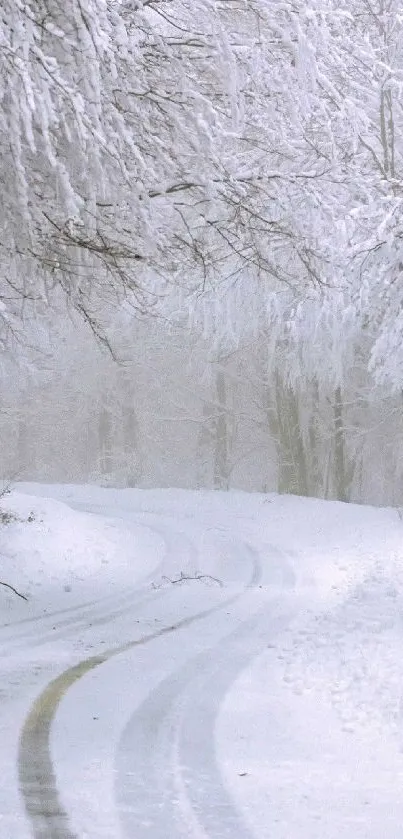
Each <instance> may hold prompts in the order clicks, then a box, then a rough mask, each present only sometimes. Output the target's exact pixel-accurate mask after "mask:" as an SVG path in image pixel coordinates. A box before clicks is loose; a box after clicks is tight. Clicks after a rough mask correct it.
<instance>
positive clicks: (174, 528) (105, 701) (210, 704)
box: [0, 493, 403, 839]
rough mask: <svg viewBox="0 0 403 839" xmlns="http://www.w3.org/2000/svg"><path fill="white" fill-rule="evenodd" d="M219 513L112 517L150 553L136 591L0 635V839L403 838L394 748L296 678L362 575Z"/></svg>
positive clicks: (184, 509) (27, 620)
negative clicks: (0, 780) (319, 562)
mask: <svg viewBox="0 0 403 839" xmlns="http://www.w3.org/2000/svg"><path fill="white" fill-rule="evenodd" d="M78 495H79V493H78ZM179 502H180V503H179ZM70 503H71V504H72V506H73V507H75V508H76V509H78V508H80V509H84V508H85V509H87V510H92V512H94V513H104V512H105V508H104V506H103V504H104V502H103V501H102V500H100V499H92V501H91V502H90V501H89V500H88V499H87V500H85V499H84V500H83V499H82V498H81V499H80V497H74V498H73V499H71V498H70ZM254 503H255V505H256V502H254ZM300 503H301V502H300ZM218 507H219V509H213V508H212V507H211V505H210V502H209V501H208V502H206V499H204V501H203V499H201V501H200V500H199V499H197V498H196V496H193V499H190V494H189V499H188V502H187V504H185V505H184V504H183V499H179V500H178V499H175V500H174V502H172V499H171V500H170V502H169V503H166V504H165V506H164V505H161V501H160V500H159V505H158V504H157V503H155V501H154V504H153V505H150V504H148V509H147V505H146V504H145V503H144V504H143V505H139V504H137V507H136V506H134V505H133V503H132V502H130V503H126V505H125V504H123V503H122V500H121V499H120V500H119V502H118V501H116V502H115V506H114V504H113V503H112V502H111V501H109V504H108V511H107V512H108V515H109V516H115V517H116V519H115V521H116V522H118V521H120V522H122V521H124V522H125V524H126V525H127V526H129V525H130V527H132V528H133V533H135V532H136V533H137V535H138V531H139V530H142V531H143V533H144V534H146V535H145V536H144V539H145V542H144V544H145V545H147V551H148V556H147V561H144V562H143V564H141V563H140V564H139V567H138V568H137V574H136V575H133V580H132V582H131V583H128V582H127V579H126V578H124V577H122V579H121V582H120V585H119V583H117V584H116V585H115V587H114V589H113V590H112V589H111V591H110V592H108V587H107V586H105V587H104V588H102V586H98V587H97V586H95V588H94V596H93V597H92V598H91V597H89V598H88V599H87V600H86V602H84V603H81V602H79V596H78V593H77V596H76V595H75V593H74V592H71V600H70V603H71V605H70V606H67V607H63V608H55V609H54V610H51V611H49V612H47V613H46V614H41V615H40V614H34V613H33V614H31V615H30V616H28V617H23V618H22V617H21V616H20V615H16V617H15V619H13V620H10V621H9V622H8V625H3V626H2V627H1V629H0V643H1V653H2V658H1V668H2V684H3V685H4V688H3V690H2V702H1V704H0V732H1V736H2V744H3V748H2V755H1V769H2V773H3V777H5V776H7V778H8V781H7V784H6V785H5V787H4V790H3V792H2V793H0V814H1V819H0V837H1V839H10V837H11V836H12V837H13V838H14V837H15V839H28V837H35V839H132V838H134V837H136V839H167V837H170V839H171V837H172V839H180V837H188V839H192V838H193V839H226V837H228V839H229V838H230V837H231V839H257V837H258V839H269V837H270V839H272V837H273V839H302V837H304V839H305V837H309V839H316V837H318V839H319V837H320V836H323V832H325V835H326V837H327V839H330V837H332V838H333V836H334V837H336V836H337V837H340V836H345V837H346V839H347V837H351V836H352V835H354V837H355V839H356V838H357V837H359V839H364V837H365V839H368V837H371V839H376V837H380V836H381V835H386V836H387V837H388V839H395V837H396V839H397V836H398V835H400V833H399V831H400V827H401V822H402V816H403V804H402V801H401V798H402V796H401V781H402V779H403V760H402V756H401V755H402V752H401V748H400V743H399V742H398V739H397V738H396V737H394V736H393V732H392V731H391V730H388V731H386V729H385V727H384V728H382V726H381V725H380V726H378V729H379V730H376V726H374V725H371V726H368V725H367V723H368V718H370V717H371V714H370V713H369V714H367V716H366V718H365V721H364V723H363V722H362V720H361V721H360V720H359V714H358V711H357V708H358V704H357V708H353V706H352V704H351V702H352V698H351V697H352V693H351V691H350V692H349V691H347V690H346V691H345V694H346V696H345V703H344V705H343V713H344V716H343V714H340V713H337V708H335V703H334V702H332V701H330V700H331V699H332V697H331V696H330V694H329V696H330V700H329V701H328V696H327V694H326V691H323V690H322V692H321V690H320V689H319V687H318V684H316V685H312V684H310V683H309V678H308V676H310V678H311V680H312V664H311V662H310V661H307V662H303V663H302V664H301V650H303V653H302V659H304V660H305V659H307V658H308V656H309V645H310V644H311V645H312V643H313V641H312V639H314V638H316V637H317V636H320V637H321V639H322V647H323V646H326V643H327V641H326V637H327V636H326V633H325V630H324V627H326V621H327V620H329V615H331V616H332V619H333V616H334V614H335V613H336V612H337V609H340V608H342V609H344V608H345V606H344V604H345V603H346V602H348V601H349V599H350V598H351V595H352V593H353V595H354V596H355V597H357V596H358V595H357V592H359V591H360V586H361V587H362V585H363V583H362V580H361V577H362V575H364V576H365V574H366V575H367V574H368V570H369V565H368V563H367V565H366V566H365V568H363V567H360V566H359V565H358V564H357V565H356V567H355V568H352V567H350V568H349V570H348V573H347V574H346V573H345V566H343V565H340V562H333V564H331V563H330V562H328V563H327V569H326V573H325V571H324V569H323V567H320V568H319V567H318V568H316V569H315V566H314V564H313V563H312V561H311V559H310V557H309V555H308V554H307V552H306V550H305V554H306V555H305V560H304V562H303V561H302V560H303V554H304V552H302V551H301V553H300V554H299V555H298V553H297V552H296V550H295V542H293V541H292V539H290V536H289V534H287V533H284V534H283V537H282V538H278V539H277V540H276V539H274V540H273V541H270V542H269V541H267V534H266V533H265V529H264V528H262V522H261V521H260V522H259V521H258V520H257V519H256V515H252V514H251V513H250V511H249V512H248V510H247V509H243V508H242V504H239V503H237V504H235V505H233V507H231V505H228V504H226V505H225V504H222V505H221V507H220V505H218ZM263 509H264V511H265V512H264V515H265V516H266V515H267V512H266V511H267V506H265V507H264V508H263ZM303 519H304V514H302V515H301V521H300V523H299V524H298V521H295V527H296V528H297V529H298V527H302V526H304V527H305V528H306V524H303ZM279 525H281V522H279ZM335 530H337V523H336V525H335ZM281 531H284V517H283V520H282V527H280V529H279V531H278V532H279V533H280V532H281ZM147 534H148V535H147ZM271 535H275V534H274V533H273V534H271ZM315 538H316V539H317V538H318V535H317V533H316V536H315ZM328 538H329V532H328V533H327V536H326V539H327V540H328ZM147 540H148V541H147ZM373 540H374V534H372V542H373ZM287 544H288V545H289V548H288V549H287ZM305 548H306V544H305ZM375 564H376V563H375ZM343 569H344V570H343ZM343 574H344V576H343ZM360 575H361V577H360ZM181 578H182V579H181ZM115 582H116V581H115ZM80 591H81V590H80ZM75 597H76V602H74V598H75ZM392 599H393V598H392ZM395 599H396V597H395ZM388 602H389V601H388ZM358 605H359V604H358ZM21 608H22V607H21ZM20 614H21V615H22V614H23V613H22V612H21V613H20ZM340 626H341V624H340ZM339 630H340V627H338V631H339ZM338 644H340V638H339V637H338ZM328 654H329V650H328ZM332 654H333V653H332ZM298 656H300V658H298ZM333 658H335V655H333ZM305 665H307V666H306V671H304V672H302V670H303V667H305ZM309 670H310V671H311V672H310V673H309V672H308V671H309ZM343 672H344V671H343ZM305 678H306V689H305V688H304V689H301V679H305ZM328 687H329V686H328V685H327V687H326V690H327V689H328ZM338 688H339V694H340V691H341V692H342V690H343V689H342V686H341V685H340V684H339V686H338ZM339 694H338V696H339ZM349 703H350V704H349ZM348 710H350V718H349V720H348V722H349V723H350V725H349V726H348V725H347V724H346V713H347V711H348ZM358 710H359V711H360V713H361V716H362V707H360V708H358ZM377 710H379V709H377ZM356 711H357V713H355V712H356ZM388 737H389V739H388ZM357 755H359V760H360V763H359V766H357V765H355V766H354V759H355V757H356V756H357ZM346 761H347V762H346ZM374 772H375V773H376V777H377V779H378V780H377V782H376V783H374ZM327 776H328V780H327ZM370 778H371V782H369V779H370ZM335 789H338V794H337V795H336V796H335V792H334V790H335ZM371 790H372V792H371ZM329 807H330V810H331V811H332V813H331V814H330V812H329ZM335 808H336V810H337V809H338V811H339V817H338V815H337V812H336V813H335ZM330 815H331V818H330ZM385 820H386V822H385ZM385 824H386V825H387V830H386V832H384V828H385Z"/></svg>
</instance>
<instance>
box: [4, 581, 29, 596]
mask: <svg viewBox="0 0 403 839" xmlns="http://www.w3.org/2000/svg"><path fill="white" fill-rule="evenodd" d="M0 586H5V587H6V588H9V589H11V591H13V592H14V594H16V595H17V597H21V599H22V600H28V597H25V594H21V592H20V591H17V589H16V588H14V586H10V583H3V581H2V580H0Z"/></svg>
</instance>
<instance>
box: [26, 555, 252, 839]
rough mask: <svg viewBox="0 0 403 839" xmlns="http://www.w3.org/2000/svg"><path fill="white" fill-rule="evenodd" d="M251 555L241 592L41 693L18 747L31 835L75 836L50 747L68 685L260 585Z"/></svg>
mask: <svg viewBox="0 0 403 839" xmlns="http://www.w3.org/2000/svg"><path fill="white" fill-rule="evenodd" d="M250 553H251V552H250ZM251 559H252V569H253V570H252V574H251V577H250V579H249V581H248V583H247V585H246V586H245V588H244V589H243V590H242V591H241V592H238V593H237V594H234V595H232V596H231V597H228V598H226V599H224V600H223V601H222V602H220V603H219V604H215V605H214V606H211V607H209V608H207V609H203V610H202V611H200V612H197V613H196V614H194V615H191V616H188V617H185V618H182V619H181V620H179V621H177V622H176V623H175V624H172V625H169V626H165V627H162V628H161V629H159V630H156V631H155V632H152V633H150V634H149V635H143V636H141V637H140V638H137V639H134V640H132V641H128V642H126V643H124V644H122V645H120V646H118V647H115V648H113V649H110V650H106V651H105V652H104V653H102V654H101V655H96V656H91V657H90V658H87V659H84V660H83V661H81V662H80V663H79V664H77V665H75V666H74V667H70V668H69V669H68V670H65V671H64V672H63V673H62V674H61V675H60V676H58V677H57V678H56V679H54V680H53V681H52V682H50V684H49V685H48V686H47V687H46V688H45V690H44V691H43V692H42V693H41V694H40V696H39V697H38V699H37V700H36V701H35V702H34V704H33V706H32V708H31V710H30V713H29V714H28V716H27V718H26V720H25V723H24V726H23V729H22V732H21V736H20V743H19V752H18V775H19V787H20V792H21V795H22V799H23V803H24V807H25V811H26V814H27V817H28V819H29V822H30V825H31V830H32V835H33V837H34V839H78V837H77V836H76V834H75V833H74V832H73V831H72V830H71V828H70V825H69V817H68V814H67V812H66V811H65V809H64V807H63V805H62V803H61V801H60V798H59V793H58V789H57V782H56V777H55V772H54V768H53V763H52V757H51V750H50V733H51V726H52V722H53V719H54V716H55V714H56V712H57V709H58V707H59V705H60V703H61V701H62V699H63V697H64V696H65V694H66V693H67V691H68V690H69V688H70V687H71V686H72V685H73V684H74V683H75V682H77V681H78V680H79V679H81V678H82V677H83V676H85V675H86V674H87V673H89V672H90V671H91V670H93V669H94V668H96V667H99V666H100V665H101V664H103V663H104V662H106V661H108V660H109V659H111V658H112V657H114V656H117V655H119V654H120V653H123V652H127V651H128V650H131V649H134V648H135V647H137V646H140V645H145V644H149V643H151V642H152V641H154V640H155V639H157V638H160V637H162V636H163V635H166V634H170V633H173V632H177V631H179V630H180V629H183V628H185V627H187V626H190V625H192V624H193V623H195V622H196V621H200V620H202V619H203V618H205V617H209V616H210V615H213V614H214V613H215V612H218V611H220V610H221V609H225V608H227V607H228V606H229V605H230V604H232V603H235V602H236V601H237V600H239V599H240V598H241V597H242V596H243V594H244V593H245V591H248V590H250V589H252V588H254V587H256V586H258V585H259V581H260V579H261V573H262V572H261V567H260V564H259V561H258V559H257V558H256V556H255V555H254V554H253V555H252V556H251Z"/></svg>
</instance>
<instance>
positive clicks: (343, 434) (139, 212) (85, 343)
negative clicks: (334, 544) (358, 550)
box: [0, 0, 403, 505]
mask: <svg viewBox="0 0 403 839" xmlns="http://www.w3.org/2000/svg"><path fill="white" fill-rule="evenodd" d="M0 101H1V107H0V180H1V186H2V201H1V206H0V340H1V357H2V364H1V405H0V409H1V412H0V426H1V439H2V446H1V450H0V461H1V462H0V474H1V477H2V478H3V480H5V481H7V480H38V481H63V482H96V483H100V484H102V485H105V486H119V487H126V486H127V487H134V486H136V487H156V486H160V487H168V486H179V487H188V488H195V489H203V488H205V489H220V490H227V489H231V488H238V489H245V490H248V491H260V492H272V491H278V492H281V493H295V494H298V495H311V496H317V497H321V498H337V499H340V500H342V501H358V502H363V503H373V504H392V505H401V504H403V471H402V466H403V460H402V458H403V423H402V417H403V341H402V335H403V203H402V198H403V191H402V187H403V109H402V106H403V13H402V8H401V4H400V3H399V2H397V0H338V2H336V0H310V2H306V3H304V2H300V0H281V2H280V0H247V2H246V0H245V2H244V1H243V0H69V3H65V2H61V0H28V2H22V0H3V2H2V4H1V10H0Z"/></svg>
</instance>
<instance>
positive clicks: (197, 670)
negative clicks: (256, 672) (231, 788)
mask: <svg viewBox="0 0 403 839" xmlns="http://www.w3.org/2000/svg"><path fill="white" fill-rule="evenodd" d="M293 583H294V578H293V575H292V574H291V573H290V572H289V569H288V568H287V566H286V565H285V566H284V567H283V586H284V590H285V591H286V590H287V589H291V588H293ZM274 603H275V601H274V600H273V601H272V602H271V603H270V605H269V607H268V606H267V605H266V606H265V607H264V608H263V610H261V611H260V612H259V613H258V614H257V615H255V616H254V617H253V618H252V619H247V620H245V621H244V622H243V624H242V625H241V626H240V627H238V628H237V629H236V630H234V631H233V632H232V633H231V634H229V635H228V636H226V637H224V638H223V639H221V640H220V641H219V643H218V644H217V646H216V647H214V648H213V649H209V650H207V651H203V652H202V653H200V654H199V655H197V656H196V657H195V658H193V659H192V661H190V662H188V663H187V664H185V665H184V666H183V667H182V668H181V669H180V670H179V671H175V672H174V673H173V674H171V675H169V676H168V677H167V678H166V679H164V681H163V682H161V683H160V684H159V685H158V686H157V687H156V688H155V689H154V690H153V691H152V693H151V694H150V695H149V696H148V697H147V698H146V699H145V700H144V702H143V703H142V705H141V706H140V707H139V708H138V709H137V710H136V712H135V713H134V714H133V716H132V718H131V720H130V721H129V722H128V724H127V725H126V727H125V730H124V732H123V734H122V736H121V740H120V746H119V750H118V757H117V779H116V797H117V800H118V808H119V814H120V819H121V823H122V827H123V830H124V832H125V835H127V836H128V837H132V836H134V835H135V836H136V839H151V837H152V839H166V837H167V836H169V837H170V839H180V837H181V839H183V837H184V836H186V837H187V839H190V837H194V839H252V835H251V833H250V831H249V829H248V828H247V826H246V825H245V823H244V822H243V819H242V815H241V814H240V812H239V811H238V809H237V808H236V805H235V802H234V801H233V799H232V798H231V797H230V795H229V793H228V792H227V790H226V788H225V785H224V783H223V780H222V777H221V773H220V769H219V766H218V764H217V760H216V755H215V745H214V736H215V723H216V718H217V714H218V712H219V710H220V706H221V702H222V700H223V698H224V696H225V694H226V693H227V691H228V690H229V688H230V686H231V684H232V683H233V682H234V681H235V680H236V679H237V677H238V675H239V673H240V672H241V671H242V670H243V669H244V668H245V667H247V666H248V665H249V664H250V662H251V659H253V658H254V657H255V656H257V655H259V653H261V652H262V651H263V650H264V649H265V648H266V647H267V643H268V639H269V638H273V635H276V634H277V633H278V632H280V631H281V630H282V629H283V628H285V627H286V626H288V625H289V622H290V619H291V618H292V617H293V616H294V615H295V607H294V608H293V609H291V610H290V609H288V608H287V607H285V608H284V609H282V610H280V611H279V610H278V609H277V610H275V609H274V608H273V604H274Z"/></svg>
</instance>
